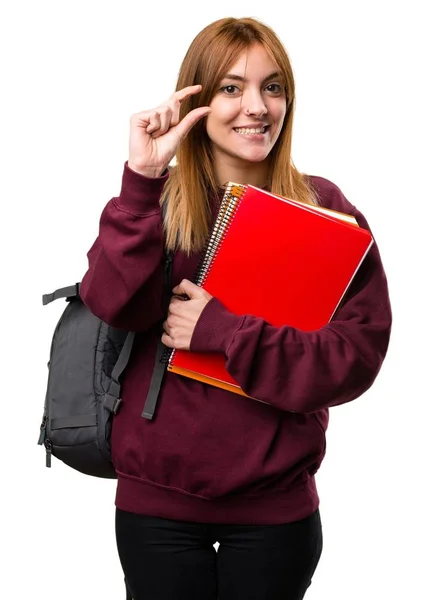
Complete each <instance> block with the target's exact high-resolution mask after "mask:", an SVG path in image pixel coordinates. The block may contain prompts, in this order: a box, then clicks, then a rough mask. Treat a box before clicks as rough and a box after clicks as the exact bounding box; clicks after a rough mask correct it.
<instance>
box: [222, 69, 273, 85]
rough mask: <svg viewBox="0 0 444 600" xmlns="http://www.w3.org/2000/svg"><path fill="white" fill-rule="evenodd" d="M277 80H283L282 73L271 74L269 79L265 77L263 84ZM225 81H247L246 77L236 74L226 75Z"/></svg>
mask: <svg viewBox="0 0 444 600" xmlns="http://www.w3.org/2000/svg"><path fill="white" fill-rule="evenodd" d="M277 78H282V73H281V72H280V71H275V72H274V73H270V75H267V77H265V79H264V80H263V82H262V83H266V82H267V81H271V80H272V79H277ZM225 79H232V80H233V81H245V77H242V76H241V75H236V74H235V73H227V75H225V76H224V77H223V78H222V81H224V80H225Z"/></svg>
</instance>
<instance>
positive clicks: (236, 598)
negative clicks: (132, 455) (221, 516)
mask: <svg viewBox="0 0 444 600" xmlns="http://www.w3.org/2000/svg"><path fill="white" fill-rule="evenodd" d="M116 536H117V548H118V551H119V556H120V561H121V563H122V567H123V571H124V573H125V577H126V580H127V583H128V586H129V588H130V590H131V593H132V596H133V599H134V600H217V599H218V600H301V599H302V598H303V597H304V595H305V592H306V590H307V588H308V586H309V585H310V583H311V577H312V575H313V573H314V571H315V569H316V566H317V564H318V561H319V557H320V555H321V552H322V527H321V520H320V516H319V511H316V512H315V513H314V514H313V515H311V516H310V517H307V518H306V519H303V520H301V521H296V522H294V523H288V524H285V525H216V524H202V523H187V522H183V521H170V520H167V519H158V518H153V517H146V516H142V515H135V514H132V513H128V512H124V511H121V510H117V512H116ZM216 542H218V543H219V548H218V550H217V552H216V550H215V548H214V547H213V546H214V544H215V543H216Z"/></svg>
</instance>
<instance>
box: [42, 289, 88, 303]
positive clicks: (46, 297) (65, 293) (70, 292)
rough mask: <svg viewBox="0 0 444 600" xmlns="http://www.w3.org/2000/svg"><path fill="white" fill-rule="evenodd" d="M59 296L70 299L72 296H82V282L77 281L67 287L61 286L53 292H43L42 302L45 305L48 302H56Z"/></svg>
mask: <svg viewBox="0 0 444 600" xmlns="http://www.w3.org/2000/svg"><path fill="white" fill-rule="evenodd" d="M59 298H66V299H67V300H69V299H70V298H80V283H75V284H74V285H68V286H67V287H63V288H59V289H58V290H55V292H52V294H43V296H42V303H43V306H45V305H46V304H50V303H51V302H54V300H58V299H59Z"/></svg>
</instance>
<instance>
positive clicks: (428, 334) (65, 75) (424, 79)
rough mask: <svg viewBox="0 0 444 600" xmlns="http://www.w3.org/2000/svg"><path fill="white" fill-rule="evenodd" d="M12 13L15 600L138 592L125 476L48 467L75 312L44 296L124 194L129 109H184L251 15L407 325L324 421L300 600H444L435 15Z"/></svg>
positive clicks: (373, 9)
mask: <svg viewBox="0 0 444 600" xmlns="http://www.w3.org/2000/svg"><path fill="white" fill-rule="evenodd" d="M8 4H9V6H8V7H7V8H3V9H2V11H1V12H2V14H1V15H0V23H1V25H0V28H1V31H0V44H1V48H0V50H1V63H2V67H1V69H2V71H1V72H2V88H3V91H2V92H1V95H0V102H1V111H0V127H1V129H0V136H1V139H0V143H1V162H0V168H1V187H0V193H1V236H0V243H1V265H2V276H1V288H2V289H1V303H2V310H1V315H2V330H3V331H2V333H3V336H2V337H3V340H4V344H3V351H2V356H3V358H2V361H1V382H2V385H1V392H0V395H1V397H0V402H1V405H2V435H1V436H0V443H1V454H0V459H1V465H2V466H1V468H2V474H1V495H0V499H1V504H2V507H1V511H0V515H1V520H2V522H1V531H0V540H1V541H0V544H1V551H2V554H1V556H2V557H3V558H1V559H0V560H1V563H0V565H1V571H2V575H1V579H0V597H1V598H6V597H14V598H20V599H22V598H33V599H34V600H43V599H47V598H57V599H62V600H71V599H73V600H74V599H75V600H78V599H79V598H81V599H82V600H93V599H94V600H102V599H105V598H106V599H107V600H122V599H123V597H124V591H123V584H122V573H121V570H120V564H119V561H118V557H117V551H116V548H115V541H114V530H113V519H114V488H115V483H114V482H110V481H101V480H98V479H93V478H88V477H87V476H83V475H80V474H78V473H76V472H74V471H71V470H70V469H69V468H68V467H65V466H64V465H63V464H62V463H60V462H58V461H57V460H55V461H54V464H53V468H52V469H51V470H49V469H46V468H45V466H44V464H45V460H44V450H43V449H42V448H41V447H38V446H37V445H36V442H37V437H38V430H39V424H40V419H41V415H42V409H43V401H44V391H45V385H46V362H47V360H48V354H49V345H50V341H51V336H52V330H53V327H54V326H55V323H56V320H57V319H58V317H59V315H60V313H61V310H62V309H63V303H55V304H54V305H50V306H48V307H45V308H43V307H42V306H41V294H42V293H46V292H49V291H52V290H53V289H55V288H57V287H61V286H64V285H68V284H71V283H73V282H75V281H78V280H79V279H80V278H81V277H82V275H83V273H84V271H85V269H86V252H87V250H88V249H89V247H90V245H91V244H92V242H93V239H94V237H95V235H96V232H97V227H98V219H99V215H100V212H101V210H102V208H103V206H104V205H105V203H106V202H107V201H108V199H109V198H110V197H111V196H113V195H117V194H118V192H119V188H120V178H121V172H122V167H123V162H124V160H125V159H126V158H127V137H128V121H129V117H130V115H131V114H132V113H133V112H136V111H139V110H142V109H146V108H151V107H153V106H155V105H157V104H159V103H160V102H161V101H163V100H164V99H165V98H166V97H167V96H169V95H170V93H171V92H172V91H173V90H174V87H175V80H176V76H177V72H178V69H179V65H180V62H181V60H182V58H183V55H184V54H185V51H186V49H187V47H188V45H189V43H190V42H191V41H192V39H193V37H194V36H195V35H196V34H197V33H198V31H199V30H200V29H202V28H203V27H204V26H205V25H207V24H208V23H209V22H211V21H213V20H215V19H217V18H221V17H224V16H237V17H241V16H255V17H257V18H259V19H261V20H263V21H265V22H266V23H267V24H269V25H271V26H272V27H273V28H274V29H275V30H276V32H277V33H278V34H279V36H280V37H281V39H282V41H283V42H284V44H285V46H286V47H287V49H288V52H289V54H290V56H291V59H292V63H293V66H294V70H295V75H296V81H297V110H296V121H295V131H294V160H295V162H296V165H297V166H298V168H299V169H300V170H301V171H304V172H307V173H310V174H317V175H321V176H324V177H327V178H329V179H331V180H332V181H334V182H335V183H336V184H337V185H339V187H341V189H342V190H343V192H344V193H345V195H346V196H347V197H348V198H349V200H350V201H351V202H352V203H353V204H355V205H356V206H357V207H358V208H359V209H360V210H361V211H362V212H363V213H364V214H365V215H366V217H367V218H368V220H369V222H370V225H371V227H372V229H373V233H374V235H375V237H376V241H377V242H378V244H379V247H380V250H381V254H382V257H383V261H384V264H385V267H386V272H387V276H388V280H389V284H390V292H391V299H392V305H393V314H394V323H393V334H392V340H391V345H390V349H389V353H388V355H387V359H386V361H385V364H384V366H383V369H382V371H381V373H380V375H379V377H378V379H377V381H376V383H375V384H374V386H373V388H372V389H371V390H370V391H369V392H367V393H366V394H365V395H364V396H363V397H362V398H361V399H359V400H357V401H355V402H353V403H351V404H350V405H347V406H342V407H338V408H335V409H333V410H332V411H331V424H330V427H329V430H328V437H327V442H328V451H327V457H326V458H325V461H324V464H323V466H322V468H321V471H320V473H319V475H318V486H319V491H320V496H321V511H322V518H323V527H324V536H325V545H324V553H323V556H322V558H321V561H320V564H319V567H318V569H317V572H316V574H315V578H314V581H313V584H312V587H311V588H310V590H309V592H308V593H307V596H306V597H307V599H309V600H326V599H330V598H331V599H336V598H338V599H339V598H340V599H341V600H374V599H376V598H377V599H378V600H393V599H398V598H403V599H405V598H415V599H417V598H420V599H421V600H422V599H424V600H438V599H440V600H442V598H444V583H443V580H442V573H441V570H442V560H443V549H442V544H443V542H442V539H443V534H444V527H443V517H442V514H443V510H442V508H443V506H444V497H443V493H442V491H441V489H442V487H443V485H442V484H443V481H442V479H443V475H442V473H443V468H442V456H443V452H442V443H441V438H442V416H443V411H442V403H443V400H444V394H443V390H442V371H443V366H442V365H443V355H442V339H443V336H444V330H443V319H442V310H443V295H442V291H441V285H440V279H442V272H443V269H442V259H443V252H442V241H441V237H442V231H443V229H442V220H441V216H442V201H443V190H442V185H441V177H440V176H441V169H442V165H441V163H442V159H443V158H444V157H443V144H442V138H443V119H442V114H441V112H442V110H443V106H444V97H443V92H442V73H443V67H442V57H443V55H444V54H443V53H444V49H443V47H442V44H441V39H442V32H441V26H440V19H439V18H438V5H439V4H440V3H439V2H438V1H436V2H432V1H428V2H427V1H425V0H423V1H422V2H421V3H420V2H419V1H418V2H410V1H408V0H405V1H403V2H401V0H400V1H399V2H396V1H393V0H392V1H390V0H386V1H384V2H383V1H375V0H374V1H372V2H363V1H360V0H355V1H352V0H350V1H349V2H346V1H345V0H334V1H328V0H325V1H317V0H310V1H308V0H307V1H298V0H296V1H293V2H288V0H286V1H285V3H284V1H281V0H273V1H271V2H262V1H259V0H256V1H254V2H253V1H250V0H236V1H231V0H227V1H226V2H224V3H220V2H215V3H211V2H204V3H203V6H202V7H200V8H199V9H198V8H197V6H194V5H192V3H188V2H177V3H174V2H168V1H163V2H150V1H149V0H145V1H144V2H136V1H131V0H125V1H123V0H122V1H121V2H112V1H108V2H98V1H96V2H95V1H94V0H90V1H89V2H86V1H80V0H78V1H77V2H76V3H74V2H72V3H68V2H56V1H54V2H49V1H45V0H40V1H38V2H23V1H22V2H20V0H17V1H16V2H15V3H13V4H12V3H8ZM290 4H291V7H292V9H291V10H292V16H290V15H289V14H288V10H287V9H286V8H284V6H285V5H287V6H289V5H290ZM11 6H12V8H11ZM440 38H441V39H440ZM440 45H441V47H440ZM172 576H174V574H172ZM11 592H14V594H12V595H11V596H10V595H9V594H11ZM196 600H197V599H196Z"/></svg>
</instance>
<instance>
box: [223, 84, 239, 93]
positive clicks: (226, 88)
mask: <svg viewBox="0 0 444 600" xmlns="http://www.w3.org/2000/svg"><path fill="white" fill-rule="evenodd" d="M220 91H221V92H224V93H225V94H227V95H228V96H234V95H235V94H237V93H238V92H240V89H239V88H238V86H237V85H232V84H231V85H224V86H222V87H221V88H220Z"/></svg>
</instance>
